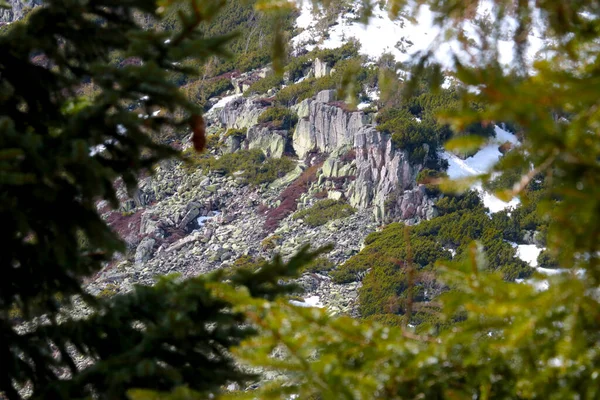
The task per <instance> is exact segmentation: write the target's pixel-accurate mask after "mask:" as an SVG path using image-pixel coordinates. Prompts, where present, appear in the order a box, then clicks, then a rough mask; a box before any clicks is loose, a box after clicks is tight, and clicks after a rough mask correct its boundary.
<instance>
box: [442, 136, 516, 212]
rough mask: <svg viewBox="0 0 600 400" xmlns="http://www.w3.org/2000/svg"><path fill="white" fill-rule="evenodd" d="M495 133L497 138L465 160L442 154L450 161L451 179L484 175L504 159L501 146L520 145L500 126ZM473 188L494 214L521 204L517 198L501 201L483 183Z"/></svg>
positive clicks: (449, 174)
mask: <svg viewBox="0 0 600 400" xmlns="http://www.w3.org/2000/svg"><path fill="white" fill-rule="evenodd" d="M495 132H496V137H495V138H491V139H490V141H489V142H488V144H487V145H486V146H484V147H483V148H482V149H481V150H479V151H478V152H477V153H476V154H474V155H473V156H471V157H468V158H466V159H464V160H463V159H461V158H459V157H457V156H456V155H454V154H452V153H450V152H448V151H445V152H444V153H442V157H443V158H445V159H446V160H447V161H448V171H446V172H447V173H448V176H449V177H450V178H451V179H460V178H467V177H469V176H475V175H480V174H484V173H486V172H488V171H489V170H490V169H491V168H492V167H493V166H494V164H496V163H497V162H498V160H499V159H500V157H502V153H500V151H499V150H498V147H499V146H500V145H501V144H503V143H505V142H510V143H513V144H518V140H517V138H516V137H515V135H513V134H512V133H510V132H507V131H505V130H504V129H502V128H500V127H498V126H496V127H495ZM472 188H473V189H475V190H477V191H478V192H479V193H480V195H481V198H482V200H483V204H484V205H485V206H486V207H487V208H489V209H490V211H491V212H493V213H494V212H498V211H502V210H504V209H507V208H509V207H512V208H514V207H516V206H517V205H518V204H519V199H517V198H514V199H512V200H511V201H510V202H508V203H507V202H505V201H502V200H500V199H499V198H497V197H496V196H494V195H493V194H491V193H489V192H487V191H485V190H483V187H481V183H476V184H475V185H473V187H472Z"/></svg>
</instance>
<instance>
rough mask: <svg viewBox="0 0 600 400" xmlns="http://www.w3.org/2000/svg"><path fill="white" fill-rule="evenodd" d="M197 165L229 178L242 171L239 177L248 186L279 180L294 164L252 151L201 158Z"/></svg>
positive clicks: (255, 150)
mask: <svg viewBox="0 0 600 400" xmlns="http://www.w3.org/2000/svg"><path fill="white" fill-rule="evenodd" d="M197 165H198V167H199V168H202V169H205V170H211V171H221V172H222V173H223V174H224V175H229V176H231V175H233V173H234V172H237V171H243V173H242V174H241V175H240V176H241V177H242V178H244V179H245V180H246V181H247V182H248V183H249V184H251V185H260V184H263V183H268V182H273V181H274V180H276V179H278V178H281V177H282V176H284V175H285V174H287V173H288V172H290V171H291V170H292V169H293V168H294V167H295V165H296V164H295V163H294V161H293V160H292V159H290V158H288V157H282V158H267V157H266V156H265V155H264V153H263V152H262V151H261V150H259V149H252V150H240V151H238V152H235V153H227V154H223V155H222V156H221V157H219V158H216V157H207V158H201V159H200V160H199V161H198V162H197Z"/></svg>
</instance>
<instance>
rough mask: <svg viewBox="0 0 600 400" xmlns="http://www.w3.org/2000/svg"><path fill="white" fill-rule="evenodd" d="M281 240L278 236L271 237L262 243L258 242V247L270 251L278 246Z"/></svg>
mask: <svg viewBox="0 0 600 400" xmlns="http://www.w3.org/2000/svg"><path fill="white" fill-rule="evenodd" d="M281 239H282V238H281V236H279V235H271V236H269V237H266V238H265V239H263V241H262V242H260V245H261V247H262V248H263V250H266V251H270V250H273V249H275V248H276V247H277V246H279V244H280V243H281Z"/></svg>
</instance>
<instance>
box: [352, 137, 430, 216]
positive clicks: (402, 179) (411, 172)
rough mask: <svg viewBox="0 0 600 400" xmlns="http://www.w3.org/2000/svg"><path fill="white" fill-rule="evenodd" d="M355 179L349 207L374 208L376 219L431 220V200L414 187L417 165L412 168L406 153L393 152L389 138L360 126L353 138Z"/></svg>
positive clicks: (418, 167) (418, 166)
mask: <svg viewBox="0 0 600 400" xmlns="http://www.w3.org/2000/svg"><path fill="white" fill-rule="evenodd" d="M354 149H355V152H356V169H357V175H356V180H355V181H354V183H353V185H352V186H351V187H350V196H349V198H350V204H352V205H353V206H355V207H361V208H365V207H369V206H373V207H374V212H375V216H376V218H377V219H379V220H383V219H386V218H387V219H400V220H405V221H411V222H412V221H416V220H420V219H428V218H432V217H433V213H434V211H433V210H434V207H433V201H432V200H431V199H428V198H427V195H426V193H425V189H424V188H423V187H422V186H419V185H417V184H416V175H417V173H418V172H419V171H420V170H421V166H420V165H412V164H411V163H410V162H409V161H408V154H406V152H405V151H403V150H401V149H396V148H395V146H394V144H393V142H392V140H391V138H390V137H389V135H386V134H384V133H382V132H379V131H377V130H376V129H375V127H373V126H371V125H367V126H364V127H362V128H361V129H360V130H359V131H358V132H357V133H356V135H355V136H354Z"/></svg>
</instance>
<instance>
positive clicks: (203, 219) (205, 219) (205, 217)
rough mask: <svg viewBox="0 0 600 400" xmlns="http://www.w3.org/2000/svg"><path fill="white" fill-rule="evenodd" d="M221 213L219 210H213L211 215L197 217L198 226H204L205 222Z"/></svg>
mask: <svg viewBox="0 0 600 400" xmlns="http://www.w3.org/2000/svg"><path fill="white" fill-rule="evenodd" d="M219 214H221V213H220V212H219V211H211V212H210V213H209V215H207V216H204V217H198V218H196V221H198V226H199V227H200V228H202V227H203V226H204V224H205V223H206V221H210V220H211V219H213V218H214V217H216V216H218V215H219Z"/></svg>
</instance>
